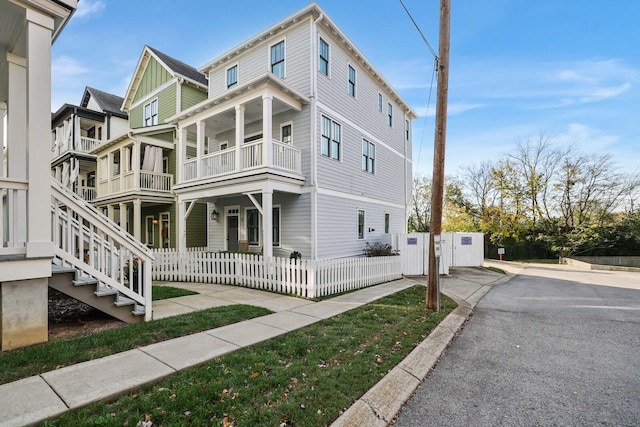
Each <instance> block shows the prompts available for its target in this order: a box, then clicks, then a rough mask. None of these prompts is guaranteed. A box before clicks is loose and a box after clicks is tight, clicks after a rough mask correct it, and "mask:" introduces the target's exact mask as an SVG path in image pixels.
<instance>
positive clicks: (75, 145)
mask: <svg viewBox="0 0 640 427" xmlns="http://www.w3.org/2000/svg"><path fill="white" fill-rule="evenodd" d="M81 136H82V132H81V131H80V116H78V115H77V114H74V115H73V138H72V142H71V147H69V149H72V150H80V148H82V144H81V141H80V137H81Z"/></svg>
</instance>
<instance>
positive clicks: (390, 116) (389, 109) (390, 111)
mask: <svg viewBox="0 0 640 427" xmlns="http://www.w3.org/2000/svg"><path fill="white" fill-rule="evenodd" d="M387 122H388V124H389V126H393V105H391V103H390V102H389V103H388V104H387Z"/></svg>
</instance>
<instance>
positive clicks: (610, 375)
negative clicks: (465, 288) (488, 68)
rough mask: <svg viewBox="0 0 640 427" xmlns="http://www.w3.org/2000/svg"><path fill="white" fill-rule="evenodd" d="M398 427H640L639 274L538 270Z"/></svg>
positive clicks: (422, 391) (473, 324) (496, 299)
mask: <svg viewBox="0 0 640 427" xmlns="http://www.w3.org/2000/svg"><path fill="white" fill-rule="evenodd" d="M395 425H396V426H397V427H409V426H410V427H417V426H538V425H540V426H550V425H561V426H585V425H586V426H589V425H612V426H613V425H615V426H638V425H640V273H626V272H603V271H580V270H571V269H568V268H562V267H560V266H550V267H543V266H536V267H527V268H525V269H524V270H523V271H522V272H521V274H520V275H519V276H517V277H515V278H513V279H512V280H511V281H509V282H507V283H505V284H503V285H498V286H496V287H494V288H493V289H492V290H491V291H490V292H489V293H488V294H487V295H486V296H485V297H484V298H483V300H482V301H480V303H479V304H478V306H477V307H476V309H475V310H474V314H473V316H472V317H471V318H470V320H469V321H468V322H467V324H466V326H465V327H464V329H463V330H462V332H461V333H460V335H459V336H458V337H457V338H456V340H455V341H454V343H453V345H452V346H451V347H450V348H449V350H448V351H447V352H446V354H445V355H444V356H443V358H442V360H441V362H440V363H439V364H438V365H437V366H436V368H435V370H434V371H433V372H432V373H431V374H430V375H429V376H428V377H427V379H425V381H424V382H423V384H422V385H421V387H420V388H419V389H418V390H417V391H416V394H415V395H414V397H413V398H412V399H411V400H410V401H409V402H408V403H407V405H406V406H405V408H404V409H403V410H402V412H401V413H400V415H399V417H398V419H397V421H396V424H395Z"/></svg>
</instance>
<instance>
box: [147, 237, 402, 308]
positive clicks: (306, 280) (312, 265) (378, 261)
mask: <svg viewBox="0 0 640 427" xmlns="http://www.w3.org/2000/svg"><path fill="white" fill-rule="evenodd" d="M153 254H154V257H155V262H154V264H153V267H152V278H153V280H159V281H178V282H200V283H218V284H226V285H238V286H246V287H250V288H255V289H262V290H267V291H271V292H278V293H283V294H289V295H296V296H300V297H305V298H315V297H321V296H327V295H334V294H338V293H342V292H346V291H351V290H355V289H360V288H364V287H367V286H371V285H376V284H379V283H384V282H388V281H391V280H396V279H399V278H401V277H402V264H401V259H400V257H398V256H390V257H371V258H338V259H327V260H320V261H312V260H292V259H288V258H278V257H269V258H267V257H263V256H261V255H252V254H237V253H218V252H207V251H206V250H204V249H203V248H197V249H193V248H191V249H190V250H188V251H185V252H179V251H177V250H175V249H156V250H154V251H153Z"/></svg>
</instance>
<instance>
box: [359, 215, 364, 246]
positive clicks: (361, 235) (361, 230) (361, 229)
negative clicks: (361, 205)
mask: <svg viewBox="0 0 640 427" xmlns="http://www.w3.org/2000/svg"><path fill="white" fill-rule="evenodd" d="M363 239H364V210H363V209H358V240H363Z"/></svg>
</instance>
